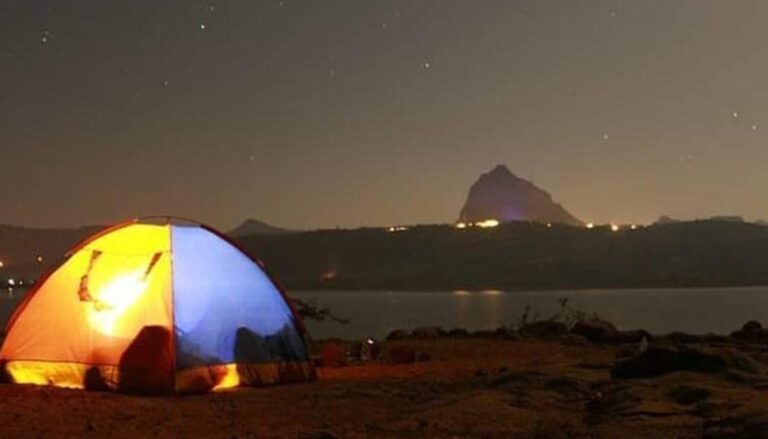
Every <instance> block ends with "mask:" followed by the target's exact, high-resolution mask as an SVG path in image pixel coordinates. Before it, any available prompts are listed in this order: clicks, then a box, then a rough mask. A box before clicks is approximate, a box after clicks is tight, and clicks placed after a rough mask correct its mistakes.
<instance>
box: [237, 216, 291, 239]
mask: <svg viewBox="0 0 768 439" xmlns="http://www.w3.org/2000/svg"><path fill="white" fill-rule="evenodd" d="M292 231H293V230H288V229H283V228H280V227H275V226H273V225H270V224H267V223H265V222H264V221H260V220H257V219H247V220H245V221H243V223H242V224H240V225H239V226H237V227H235V228H234V229H232V230H230V231H229V235H230V236H249V235H277V234H281V233H290V232H292Z"/></svg>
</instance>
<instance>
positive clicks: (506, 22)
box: [0, 0, 768, 228]
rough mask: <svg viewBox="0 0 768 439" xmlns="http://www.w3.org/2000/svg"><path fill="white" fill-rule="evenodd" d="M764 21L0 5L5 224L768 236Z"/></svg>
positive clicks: (343, 7) (573, 4)
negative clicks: (504, 178)
mask: <svg viewBox="0 0 768 439" xmlns="http://www.w3.org/2000/svg"><path fill="white" fill-rule="evenodd" d="M766 17H768V2H765V1H763V0H754V1H704V0H689V1H683V0H678V1H654V0H642V1H639V0H627V1H598V0H595V1H576V0H562V1H544V0H530V1H512V0H500V1H486V0H483V1H475V0H471V1H470V0H432V1H422V0H408V1H385V0H375V1H374V0H368V1H363V0H358V1H349V0H347V1H330V0H322V1H320V0H308V1H294V0H284V1H279V0H276V1H260V0H248V1H245V0H243V1H218V0H216V1H208V2H201V1H193V0H173V1H171V0H168V1H162V0H130V1H128V0H125V1H117V0H115V1H112V0H109V1H107V0H67V1H60V0H59V1H36V0H15V1H11V0H0V166H1V168H0V223H11V224H19V225H29V226H74V225H81V224H104V223H110V222H115V221H119V220H121V219H124V218H126V217H131V216H136V215H146V214H175V215H181V216H187V217H193V218H196V219H199V220H201V221H204V222H208V223H211V224H213V225H214V226H218V227H222V228H228V227H232V226H234V225H236V224H237V223H239V222H240V221H241V220H243V219H245V218H248V217H254V218H259V219H262V220H265V221H267V222H270V223H273V224H275V225H279V226H284V227H291V228H320V227H335V226H337V225H338V226H342V227H356V226H359V225H392V224H412V223H435V222H451V221H453V220H455V219H456V218H457V217H458V214H459V210H460V209H461V206H462V204H463V202H464V199H465V197H466V193H467V190H468V188H469V186H470V185H471V184H472V183H473V182H474V181H475V179H476V178H477V177H478V176H479V175H480V174H481V173H483V172H487V171H488V170H490V169H491V168H492V167H493V166H494V165H496V164H497V163H505V164H507V165H508V167H509V168H510V169H511V170H512V171H513V172H515V173H516V174H517V175H518V176H521V177H524V178H527V179H530V180H532V181H533V182H534V183H536V184H537V185H539V186H540V187H542V188H544V189H546V190H548V191H549V192H550V193H552V195H553V196H554V198H555V199H556V200H557V201H559V202H561V203H562V204H563V205H564V206H565V207H566V208H567V209H569V210H570V211H571V212H572V213H573V214H574V215H575V216H577V217H579V218H580V219H582V220H584V221H595V222H611V221H612V222H650V221H652V220H654V219H656V218H657V217H658V216H660V215H662V214H667V215H670V216H673V217H679V218H696V217H706V216H711V215H717V214H736V215H743V216H745V217H746V218H748V219H755V218H768V202H767V201H768V200H767V198H768V197H767V196H766V195H765V193H763V190H764V189H765V188H766V187H768V145H766V140H767V139H768V135H766V134H768V99H767V98H768V86H766V81H767V80H768V44H766V42H767V41H768V26H766Z"/></svg>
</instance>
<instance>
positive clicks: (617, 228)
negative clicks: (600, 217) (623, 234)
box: [611, 224, 619, 232]
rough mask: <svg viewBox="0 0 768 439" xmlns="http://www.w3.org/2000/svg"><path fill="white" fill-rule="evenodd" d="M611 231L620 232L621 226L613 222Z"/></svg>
mask: <svg viewBox="0 0 768 439" xmlns="http://www.w3.org/2000/svg"><path fill="white" fill-rule="evenodd" d="M611 231H613V232H618V231H619V226H618V225H616V224H611Z"/></svg>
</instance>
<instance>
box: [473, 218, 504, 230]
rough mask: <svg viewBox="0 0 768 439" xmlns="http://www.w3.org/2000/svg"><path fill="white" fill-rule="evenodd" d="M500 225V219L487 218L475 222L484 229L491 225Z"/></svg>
mask: <svg viewBox="0 0 768 439" xmlns="http://www.w3.org/2000/svg"><path fill="white" fill-rule="evenodd" d="M498 225H499V220H495V219H487V220H483V221H478V222H476V223H475V226H477V227H480V228H483V229H487V228H489V227H497V226H498Z"/></svg>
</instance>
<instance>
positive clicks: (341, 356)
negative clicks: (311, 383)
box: [320, 342, 347, 367]
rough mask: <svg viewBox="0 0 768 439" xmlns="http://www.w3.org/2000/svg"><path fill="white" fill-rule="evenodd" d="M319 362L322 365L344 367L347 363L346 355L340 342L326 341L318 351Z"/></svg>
mask: <svg viewBox="0 0 768 439" xmlns="http://www.w3.org/2000/svg"><path fill="white" fill-rule="evenodd" d="M320 362H321V364H322V365H323V367H344V366H346V365H347V355H346V353H345V350H344V345H343V344H342V343H335V342H334V343H326V344H324V345H323V347H322V349H321V351H320Z"/></svg>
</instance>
